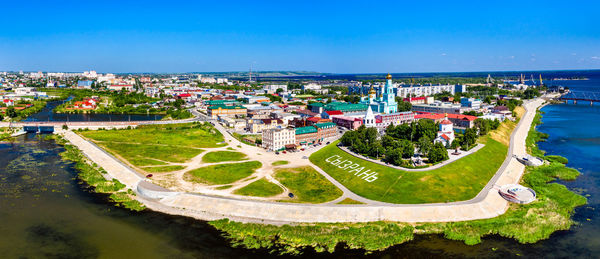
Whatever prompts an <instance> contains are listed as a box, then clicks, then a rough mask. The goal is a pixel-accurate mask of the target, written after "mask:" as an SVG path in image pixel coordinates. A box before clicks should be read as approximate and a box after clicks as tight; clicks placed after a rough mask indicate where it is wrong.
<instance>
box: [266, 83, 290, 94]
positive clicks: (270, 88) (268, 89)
mask: <svg viewBox="0 0 600 259" xmlns="http://www.w3.org/2000/svg"><path fill="white" fill-rule="evenodd" d="M277 89H283V91H284V92H287V85H264V86H263V90H265V92H267V93H270V94H272V93H275V92H277Z"/></svg>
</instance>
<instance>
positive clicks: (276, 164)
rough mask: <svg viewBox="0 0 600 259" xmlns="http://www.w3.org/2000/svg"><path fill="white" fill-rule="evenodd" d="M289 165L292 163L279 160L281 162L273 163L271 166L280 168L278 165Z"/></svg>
mask: <svg viewBox="0 0 600 259" xmlns="http://www.w3.org/2000/svg"><path fill="white" fill-rule="evenodd" d="M289 163H290V162H288V161H285V160H279V161H275V162H273V163H272V164H271V165H272V166H278V165H287V164H289Z"/></svg>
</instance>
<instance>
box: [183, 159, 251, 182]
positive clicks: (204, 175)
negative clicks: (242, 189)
mask: <svg viewBox="0 0 600 259" xmlns="http://www.w3.org/2000/svg"><path fill="white" fill-rule="evenodd" d="M261 166H262V163H261V162H258V161H249V162H243V163H233V164H220V165H211V166H205V167H200V168H198V169H194V170H191V171H188V172H186V173H185V175H184V177H183V179H184V180H186V181H190V182H195V183H203V184H211V185H214V184H230V183H233V182H236V181H238V180H241V179H243V178H246V177H248V176H250V175H252V174H253V173H254V171H255V170H256V169H258V168H260V167H261Z"/></svg>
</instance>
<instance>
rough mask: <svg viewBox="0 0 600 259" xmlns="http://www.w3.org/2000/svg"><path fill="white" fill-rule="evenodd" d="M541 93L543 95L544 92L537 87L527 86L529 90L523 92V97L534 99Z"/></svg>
mask: <svg viewBox="0 0 600 259" xmlns="http://www.w3.org/2000/svg"><path fill="white" fill-rule="evenodd" d="M540 95H542V94H541V93H540V92H539V91H538V90H537V89H535V88H532V87H530V88H527V90H525V91H524V92H523V98H525V99H533V98H536V97H538V96H540Z"/></svg>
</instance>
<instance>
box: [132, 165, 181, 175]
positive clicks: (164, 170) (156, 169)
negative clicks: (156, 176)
mask: <svg viewBox="0 0 600 259" xmlns="http://www.w3.org/2000/svg"><path fill="white" fill-rule="evenodd" d="M184 168H185V166H180V165H168V166H150V167H142V169H144V171H146V172H149V173H167V172H173V171H179V170H183V169H184Z"/></svg>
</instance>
